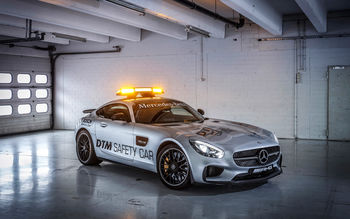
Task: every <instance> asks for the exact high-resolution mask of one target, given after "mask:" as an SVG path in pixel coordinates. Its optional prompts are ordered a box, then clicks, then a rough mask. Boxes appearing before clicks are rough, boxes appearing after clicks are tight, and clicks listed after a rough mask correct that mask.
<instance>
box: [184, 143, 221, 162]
mask: <svg viewBox="0 0 350 219" xmlns="http://www.w3.org/2000/svg"><path fill="white" fill-rule="evenodd" d="M190 143H191V145H192V147H193V148H194V150H195V151H197V152H198V153H200V154H201V155H203V156H206V157H213V158H223V157H224V154H225V152H224V151H223V150H221V149H220V148H217V147H215V146H213V145H211V144H208V143H205V142H202V141H197V140H196V141H190Z"/></svg>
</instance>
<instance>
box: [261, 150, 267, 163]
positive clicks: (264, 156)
mask: <svg viewBox="0 0 350 219" xmlns="http://www.w3.org/2000/svg"><path fill="white" fill-rule="evenodd" d="M268 160H269V153H268V152H267V151H266V150H265V149H262V150H261V151H260V152H259V162H260V163H261V164H265V163H266V162H267V161H268Z"/></svg>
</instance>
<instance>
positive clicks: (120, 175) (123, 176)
mask: <svg viewBox="0 0 350 219" xmlns="http://www.w3.org/2000/svg"><path fill="white" fill-rule="evenodd" d="M82 173H83V174H82ZM77 174H78V175H77V177H78V178H79V177H80V178H82V177H83V180H86V179H88V180H90V181H92V182H91V183H89V184H90V185H91V186H94V185H95V184H96V181H98V180H104V179H106V178H108V180H114V179H115V181H117V182H118V184H119V185H120V186H121V187H123V186H125V187H130V186H131V185H132V186H133V187H136V188H137V187H140V189H141V187H142V188H143V187H144V186H145V184H147V191H148V192H152V191H153V192H156V193H157V195H159V196H162V195H169V194H172V195H176V196H210V195H218V194H227V193H238V192H243V191H247V190H253V189H255V188H257V187H260V186H262V185H264V184H266V182H267V181H263V182H259V183H245V184H223V185H215V184H194V185H192V186H189V187H187V188H185V189H182V190H173V189H169V188H168V187H166V186H165V185H164V184H163V183H162V182H161V181H160V179H159V176H158V175H157V174H156V173H153V172H150V171H146V170H143V169H139V168H136V167H131V166H127V165H123V164H118V163H110V162H103V163H101V164H100V165H98V166H83V165H82V166H80V167H79V168H78V173H77ZM83 180H80V181H83ZM123 184H124V185H123Z"/></svg>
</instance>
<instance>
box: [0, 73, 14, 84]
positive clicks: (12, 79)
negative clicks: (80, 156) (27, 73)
mask: <svg viewBox="0 0 350 219" xmlns="http://www.w3.org/2000/svg"><path fill="white" fill-rule="evenodd" d="M0 74H4V75H10V77H11V81H10V82H8V83H1V82H0V84H2V85H7V84H11V83H13V75H12V73H11V72H0Z"/></svg>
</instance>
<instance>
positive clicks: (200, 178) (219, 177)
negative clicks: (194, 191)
mask: <svg viewBox="0 0 350 219" xmlns="http://www.w3.org/2000/svg"><path fill="white" fill-rule="evenodd" d="M195 153H196V152H195ZM198 158H199V159H198ZM190 160H191V164H192V165H191V170H192V171H191V172H192V178H193V181H194V182H195V183H204V184H226V183H234V184H238V183H254V182H260V181H265V180H267V179H270V178H272V177H275V176H277V175H280V174H281V173H282V154H281V153H279V156H278V159H277V160H275V161H274V162H271V163H269V164H267V165H265V166H253V167H242V166H238V165H237V164H236V163H235V162H234V161H233V158H232V155H230V154H229V153H228V155H227V157H225V158H223V159H215V158H203V156H202V155H199V154H192V156H191V159H190ZM266 167H269V168H268V169H267V170H266V171H265V170H264V171H262V172H258V173H255V171H254V169H260V168H266Z"/></svg>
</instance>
